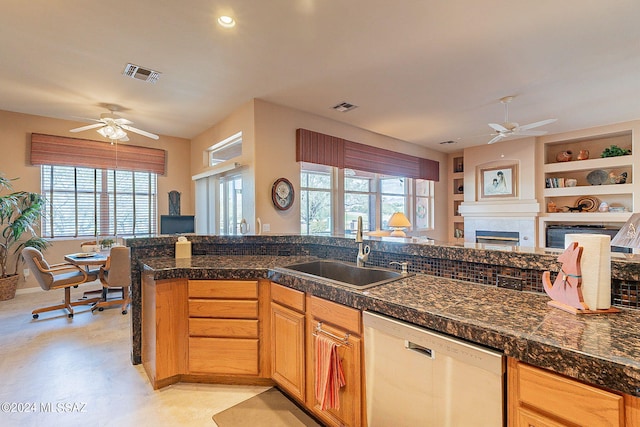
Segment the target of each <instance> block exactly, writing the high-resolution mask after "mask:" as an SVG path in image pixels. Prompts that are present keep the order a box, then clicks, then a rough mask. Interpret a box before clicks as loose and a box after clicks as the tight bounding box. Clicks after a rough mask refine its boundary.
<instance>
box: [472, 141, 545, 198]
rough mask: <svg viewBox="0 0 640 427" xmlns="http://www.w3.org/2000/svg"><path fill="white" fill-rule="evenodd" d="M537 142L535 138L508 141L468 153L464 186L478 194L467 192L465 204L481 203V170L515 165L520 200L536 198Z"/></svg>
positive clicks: (478, 148) (474, 149) (476, 148)
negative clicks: (479, 201) (479, 200)
mask: <svg viewBox="0 0 640 427" xmlns="http://www.w3.org/2000/svg"><path fill="white" fill-rule="evenodd" d="M536 155H537V152H536V140H535V138H533V137H530V138H524V139H518V140H506V141H502V142H496V143H495V144H492V145H478V146H476V147H470V148H466V149H465V150H464V186H465V188H469V189H471V188H473V189H474V191H465V193H464V201H465V202H474V201H477V200H478V199H479V177H480V169H482V168H486V167H501V166H508V165H512V164H515V165H517V168H518V173H517V178H518V180H517V182H518V188H517V198H518V199H520V200H530V199H535V198H536V186H535V182H536Z"/></svg>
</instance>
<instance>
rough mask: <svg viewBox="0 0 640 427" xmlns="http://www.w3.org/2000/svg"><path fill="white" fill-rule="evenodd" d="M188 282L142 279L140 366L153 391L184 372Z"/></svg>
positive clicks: (185, 362) (185, 368)
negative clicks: (142, 367) (145, 373)
mask: <svg viewBox="0 0 640 427" xmlns="http://www.w3.org/2000/svg"><path fill="white" fill-rule="evenodd" d="M187 328H188V322H187V280H186V279H172V280H158V281H156V280H154V279H153V276H152V275H143V276H142V365H143V366H144V369H145V371H146V372H147V376H148V377H149V380H150V381H151V385H152V386H153V388H154V389H158V388H161V387H164V386H167V385H169V384H173V383H175V382H177V381H180V376H181V375H182V374H184V373H186V371H187V346H186V337H187Z"/></svg>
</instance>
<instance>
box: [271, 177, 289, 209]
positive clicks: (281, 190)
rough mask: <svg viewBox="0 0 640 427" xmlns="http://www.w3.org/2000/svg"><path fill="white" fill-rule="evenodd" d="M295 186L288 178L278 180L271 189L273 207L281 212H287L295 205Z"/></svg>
mask: <svg viewBox="0 0 640 427" xmlns="http://www.w3.org/2000/svg"><path fill="white" fill-rule="evenodd" d="M293 198H294V192H293V185H291V182H289V180H288V179H286V178H278V179H277V180H276V182H274V183H273V187H271V200H273V205H274V206H275V207H276V208H277V209H280V210H281V211H284V210H287V209H289V208H290V207H291V205H293Z"/></svg>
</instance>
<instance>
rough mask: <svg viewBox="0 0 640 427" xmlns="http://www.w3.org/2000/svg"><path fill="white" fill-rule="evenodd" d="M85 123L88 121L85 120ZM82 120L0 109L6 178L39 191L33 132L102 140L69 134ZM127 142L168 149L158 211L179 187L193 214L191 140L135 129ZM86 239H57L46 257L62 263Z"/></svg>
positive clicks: (0, 163)
mask: <svg viewBox="0 0 640 427" xmlns="http://www.w3.org/2000/svg"><path fill="white" fill-rule="evenodd" d="M84 124H86V123H84ZM82 125H83V123H79V122H74V121H69V120H60V119H53V118H47V117H41V116H34V115H29V114H20V113H13V112H8V111H0V148H1V152H2V155H1V156H0V173H2V174H4V175H5V176H6V177H7V178H14V177H19V178H20V179H19V180H18V181H17V182H16V183H15V184H14V189H16V190H26V191H33V192H39V191H40V167H39V166H32V165H31V164H30V163H29V150H30V141H31V133H43V134H49V135H60V136H69V137H74V138H87V139H92V140H96V141H101V140H103V139H102V137H101V136H100V135H99V134H98V133H96V132H95V131H87V132H82V133H70V132H69V129H72V128H74V127H78V126H82ZM129 138H130V141H128V142H127V144H132V145H141V146H145V147H153V148H160V149H163V150H166V151H167V169H166V174H165V175H164V176H160V177H159V178H158V213H159V214H166V213H168V210H169V201H168V193H169V191H171V190H177V191H179V192H180V193H182V195H181V208H182V209H181V213H183V214H191V213H193V199H192V190H191V176H190V173H189V170H188V167H187V165H189V163H190V151H189V140H186V139H182V138H175V137H168V136H160V139H159V140H157V141H155V140H152V139H149V138H145V137H143V136H139V135H137V134H134V133H132V132H130V133H129ZM82 240H86V239H76V240H74V239H54V240H53V241H52V246H51V248H49V249H48V250H47V252H46V253H45V256H46V257H47V259H48V260H50V262H61V261H62V260H63V256H64V254H65V253H70V252H75V251H78V250H79V249H80V248H79V242H80V241H82ZM18 286H19V287H20V288H23V287H31V286H37V285H36V283H35V281H33V279H32V277H30V278H29V280H28V281H27V283H25V282H24V281H22V280H21V282H20V284H19V285H18Z"/></svg>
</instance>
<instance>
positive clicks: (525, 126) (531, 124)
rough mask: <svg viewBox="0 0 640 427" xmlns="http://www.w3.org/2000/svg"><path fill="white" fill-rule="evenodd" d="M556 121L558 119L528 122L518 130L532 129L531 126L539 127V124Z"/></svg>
mask: <svg viewBox="0 0 640 427" xmlns="http://www.w3.org/2000/svg"><path fill="white" fill-rule="evenodd" d="M556 121H558V119H547V120H541V121H539V122H535V123H529V124H528V125H523V126H520V127H519V129H520V130H527V129H533V128H537V127H540V126H544V125H548V124H549V123H553V122H556Z"/></svg>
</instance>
